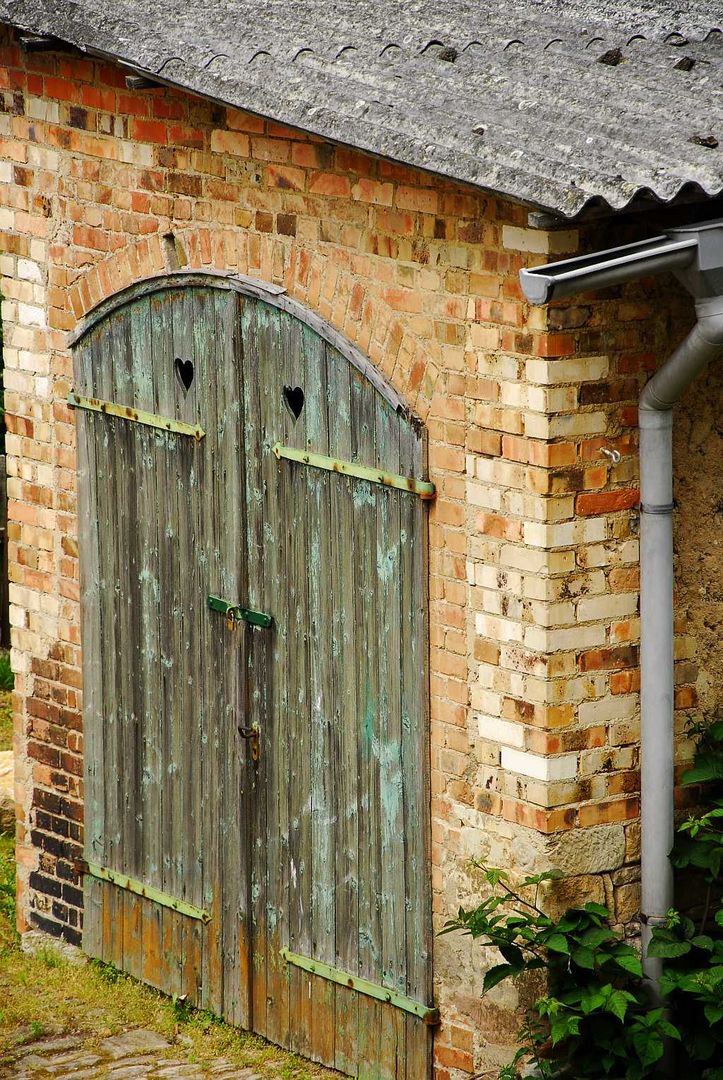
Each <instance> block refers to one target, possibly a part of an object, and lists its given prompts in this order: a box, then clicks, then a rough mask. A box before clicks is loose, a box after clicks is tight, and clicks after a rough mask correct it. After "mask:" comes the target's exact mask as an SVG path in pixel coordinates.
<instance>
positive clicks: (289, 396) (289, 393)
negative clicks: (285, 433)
mask: <svg viewBox="0 0 723 1080" xmlns="http://www.w3.org/2000/svg"><path fill="white" fill-rule="evenodd" d="M284 404H285V405H286V408H287V409H288V410H289V412H290V413H291V415H292V416H293V418H294V422H296V421H297V420H298V419H299V417H300V416H301V410H302V409H303V408H304V391H303V390H302V389H301V387H300V386H285V387H284Z"/></svg>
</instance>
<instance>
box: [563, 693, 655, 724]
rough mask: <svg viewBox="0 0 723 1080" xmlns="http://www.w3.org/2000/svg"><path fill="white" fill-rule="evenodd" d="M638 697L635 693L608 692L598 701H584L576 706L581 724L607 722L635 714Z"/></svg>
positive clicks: (628, 717)
mask: <svg viewBox="0 0 723 1080" xmlns="http://www.w3.org/2000/svg"><path fill="white" fill-rule="evenodd" d="M639 703H640V699H639V697H638V695H637V694H609V695H608V696H607V697H604V698H600V699H599V700H598V701H584V702H582V703H581V705H580V706H579V708H578V714H579V717H580V723H581V724H609V723H612V722H614V721H615V720H629V719H630V718H631V717H633V716H635V714H636V712H637V710H638V706H639Z"/></svg>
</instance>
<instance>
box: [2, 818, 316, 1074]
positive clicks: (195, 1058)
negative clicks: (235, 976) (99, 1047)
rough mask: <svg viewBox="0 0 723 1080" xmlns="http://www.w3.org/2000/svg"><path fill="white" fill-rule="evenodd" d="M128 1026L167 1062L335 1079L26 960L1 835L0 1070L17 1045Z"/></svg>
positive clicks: (115, 979)
mask: <svg viewBox="0 0 723 1080" xmlns="http://www.w3.org/2000/svg"><path fill="white" fill-rule="evenodd" d="M133 1027H145V1028H151V1029H152V1030H153V1031H157V1032H158V1033H159V1034H160V1035H162V1036H164V1037H165V1038H166V1039H168V1040H169V1041H171V1042H172V1043H173V1047H172V1050H171V1051H169V1054H170V1056H172V1057H174V1058H176V1059H185V1060H188V1061H189V1062H197V1063H200V1064H204V1063H206V1062H210V1061H212V1060H213V1059H214V1058H217V1057H223V1058H227V1059H228V1060H230V1061H232V1062H233V1063H234V1064H235V1065H238V1066H239V1067H241V1068H243V1067H251V1068H254V1069H255V1070H256V1071H257V1072H259V1073H261V1074H262V1075H265V1076H269V1077H274V1080H280V1078H283V1080H321V1078H324V1077H326V1078H327V1080H331V1078H332V1077H335V1076H336V1075H337V1074H336V1073H332V1072H330V1071H329V1070H326V1069H322V1068H319V1067H318V1066H316V1065H313V1064H311V1063H310V1062H308V1061H305V1060H304V1059H302V1058H299V1057H297V1056H296V1055H294V1054H289V1053H287V1052H286V1051H284V1050H280V1049H279V1048H278V1047H276V1046H271V1045H270V1044H269V1043H267V1042H265V1041H264V1040H263V1039H261V1038H259V1037H258V1036H256V1035H251V1034H248V1033H247V1032H243V1031H239V1030H238V1029H237V1028H233V1027H230V1026H229V1025H228V1024H224V1023H223V1022H222V1021H220V1020H219V1019H218V1018H217V1017H215V1016H213V1015H212V1014H211V1013H208V1012H201V1011H197V1010H193V1009H190V1008H188V1007H186V1006H184V1005H181V1004H178V1003H174V1002H173V1001H171V1000H170V999H169V998H167V997H165V996H164V995H163V994H159V993H157V992H156V991H155V990H152V989H150V988H149V987H147V986H143V985H142V984H140V983H137V982H135V980H133V979H131V978H129V977H128V976H127V975H123V974H122V973H121V972H119V971H117V970H116V969H115V968H113V967H109V966H108V965H105V964H101V963H99V962H91V963H89V964H86V965H83V966H81V967H75V966H73V965H71V964H69V963H68V962H67V960H65V959H64V958H63V957H61V955H60V954H59V953H57V952H55V951H54V950H52V949H48V950H46V951H44V952H40V953H38V954H36V955H33V956H29V955H27V954H26V953H23V952H22V951H21V950H20V946H19V939H18V935H17V934H16V932H15V864H14V859H13V843H12V840H11V838H10V837H9V836H4V835H3V834H0V1064H1V1063H2V1061H3V1059H4V1058H7V1055H8V1054H9V1053H11V1052H12V1051H13V1049H14V1048H16V1047H17V1046H18V1044H20V1043H26V1042H32V1041H34V1040H35V1039H38V1038H42V1037H43V1036H47V1035H54V1034H60V1033H63V1034H71V1033H72V1034H77V1035H78V1036H79V1037H80V1040H82V1043H83V1044H84V1046H85V1047H87V1048H88V1049H92V1047H93V1046H94V1045H95V1044H96V1043H97V1042H98V1041H99V1040H100V1039H102V1038H106V1037H108V1036H109V1035H115V1034H117V1033H118V1032H121V1031H124V1030H126V1029H128V1028H133Z"/></svg>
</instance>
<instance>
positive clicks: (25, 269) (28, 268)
mask: <svg viewBox="0 0 723 1080" xmlns="http://www.w3.org/2000/svg"><path fill="white" fill-rule="evenodd" d="M17 273H18V277H19V278H23V279H24V280H25V281H38V282H42V280H43V272H42V270H41V269H40V267H39V266H38V264H37V263H36V262H33V261H32V259H18V270H17Z"/></svg>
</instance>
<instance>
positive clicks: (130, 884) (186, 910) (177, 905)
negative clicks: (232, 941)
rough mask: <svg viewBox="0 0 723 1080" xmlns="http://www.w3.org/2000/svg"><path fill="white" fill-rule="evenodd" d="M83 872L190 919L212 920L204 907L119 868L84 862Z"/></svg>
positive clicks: (204, 921) (205, 921)
mask: <svg viewBox="0 0 723 1080" xmlns="http://www.w3.org/2000/svg"><path fill="white" fill-rule="evenodd" d="M83 873H85V874H90V876H91V877H94V878H98V880H99V881H109V882H110V883H111V884H112V885H117V886H118V888H119V889H125V890H126V891H127V892H132V893H135V894H136V895H137V896H143V897H145V899H146V900H151V901H152V902H153V903H154V904H160V905H161V906H162V907H167V908H171V909H172V910H173V911H177V912H178V913H179V915H187V916H188V917H189V919H199V920H200V921H201V922H203V923H207V922H210V921H211V916H210V915H209V913H208V912H207V911H204V910H203V908H198V907H195V906H194V905H193V904H189V903H187V902H186V901H185V900H179V899H178V898H177V897H175V896H170V895H169V894H168V893H165V892H162V891H161V890H160V889H154V888H153V886H152V885H145V884H144V883H143V882H142V881H136V879H135V878H132V877H128V875H127V874H121V873H119V872H118V871H117V870H109V869H108V867H107V866H99V865H98V864H97V863H92V862H88V863H83Z"/></svg>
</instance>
